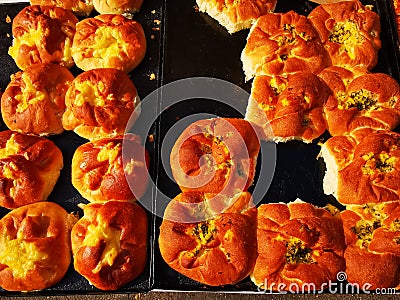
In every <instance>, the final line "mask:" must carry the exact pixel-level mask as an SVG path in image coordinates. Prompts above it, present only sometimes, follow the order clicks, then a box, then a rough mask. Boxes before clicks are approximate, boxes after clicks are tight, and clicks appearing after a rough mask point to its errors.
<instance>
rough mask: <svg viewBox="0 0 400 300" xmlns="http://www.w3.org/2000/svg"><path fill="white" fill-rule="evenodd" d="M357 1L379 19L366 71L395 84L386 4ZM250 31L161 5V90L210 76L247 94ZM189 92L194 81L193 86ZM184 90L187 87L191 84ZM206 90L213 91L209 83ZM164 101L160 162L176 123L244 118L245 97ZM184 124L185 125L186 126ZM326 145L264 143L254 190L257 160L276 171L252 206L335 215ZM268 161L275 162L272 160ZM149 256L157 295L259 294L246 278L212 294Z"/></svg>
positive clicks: (284, 5)
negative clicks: (326, 188) (307, 206)
mask: <svg viewBox="0 0 400 300" xmlns="http://www.w3.org/2000/svg"><path fill="white" fill-rule="evenodd" d="M362 2H363V4H369V5H373V6H374V10H375V11H376V12H378V14H379V15H380V16H381V26H382V31H381V39H382V49H381V50H380V52H379V62H378V65H377V66H376V67H375V69H374V70H372V71H373V72H383V73H386V74H389V75H391V76H393V77H394V78H395V79H396V80H398V81H399V78H400V76H399V75H400V72H399V44H398V34H397V29H396V25H395V19H394V14H393V11H392V8H391V3H390V2H391V1H389V0H376V1H374V0H367V1H362ZM316 6H317V4H315V3H313V2H310V1H287V0H278V3H277V7H276V9H275V11H276V12H287V11H289V10H294V11H296V12H298V13H300V14H303V15H308V14H309V13H310V11H311V10H312V9H313V8H315V7H316ZM248 32H249V30H244V31H241V32H238V33H235V34H233V35H230V34H229V33H228V32H227V31H226V30H225V29H224V28H223V27H222V26H220V25H219V24H218V23H217V21H215V20H213V19H212V18H211V17H209V16H208V15H206V14H204V13H200V12H198V10H197V8H196V3H195V0H188V1H182V0H168V1H167V3H166V19H165V40H164V56H163V66H162V85H166V84H169V83H173V82H175V81H176V80H181V79H185V78H192V77H212V78H218V79H221V80H225V81H228V82H231V83H233V84H235V85H236V86H238V87H239V88H241V89H243V90H244V91H245V92H247V93H249V92H250V89H251V82H247V83H246V82H245V77H244V73H243V71H242V63H241V60H240V54H241V52H242V50H243V48H244V46H245V44H246V37H247V35H248ZM194 85H195V79H193V86H194ZM186 88H187V89H190V88H191V85H190V82H189V83H188V85H187V86H186ZM209 88H210V89H213V88H214V87H213V85H212V83H211V82H210V87H209ZM231 92H232V91H230V90H229V89H228V90H227V91H226V93H227V94H228V95H230V94H229V93H231ZM183 93H184V92H183ZM165 94H166V97H162V107H161V110H162V114H161V117H160V135H161V136H160V141H159V143H160V145H164V148H166V149H164V150H163V149H159V152H158V153H160V154H161V155H164V156H168V152H169V151H170V149H171V147H172V145H173V142H171V140H174V139H176V138H177V136H178V135H179V134H180V132H181V131H182V130H183V126H181V127H180V128H181V129H180V130H181V131H179V129H177V130H175V131H176V132H175V137H173V135H172V134H171V133H170V131H171V130H170V129H171V128H173V127H174V126H175V125H177V124H178V122H181V123H184V122H185V121H184V120H186V119H188V117H189V116H192V115H193V114H200V115H199V116H198V118H201V116H207V114H209V115H210V116H219V117H241V118H243V117H244V114H245V110H246V105H247V98H246V97H245V96H244V95H243V93H238V95H237V97H235V95H234V94H233V96H232V97H231V105H226V104H221V103H220V102H219V101H214V100H210V99H208V98H206V97H204V98H202V97H193V99H190V100H186V101H179V102H178V103H175V102H174V100H171V99H170V96H169V94H170V93H168V92H165ZM239 94H240V95H239ZM174 103H175V104H174ZM195 118H196V117H195ZM189 119H190V118H189ZM191 120H193V118H192V119H191ZM186 123H190V121H187V122H186ZM328 138H329V134H328V133H325V134H324V135H322V136H321V137H320V138H319V139H317V140H315V141H314V142H313V143H311V144H304V143H302V142H299V141H291V142H288V143H279V144H277V145H276V148H275V150H276V152H274V147H275V146H274V145H275V144H272V143H267V142H262V144H261V149H262V154H261V155H260V157H259V161H258V165H257V174H256V180H255V186H256V187H257V188H259V187H260V186H259V184H260V181H261V179H262V180H263V181H261V183H262V184H263V182H265V181H264V179H265V178H261V177H260V176H259V174H260V172H261V171H262V170H261V169H260V160H262V161H263V167H266V168H271V167H273V165H274V162H276V167H275V172H274V175H273V179H272V182H271V184H270V186H268V180H267V182H266V185H265V187H264V188H265V189H266V194H265V195H262V194H261V199H255V201H256V203H259V204H261V203H274V202H285V203H288V202H291V201H294V200H296V199H297V198H300V199H302V200H304V201H306V202H309V203H312V204H315V205H318V206H325V205H326V204H328V203H331V204H333V205H335V206H337V207H339V208H341V206H340V205H339V204H338V203H337V202H336V201H335V199H334V198H333V197H332V196H327V195H324V193H323V188H322V182H323V177H324V173H325V166H324V163H323V162H322V161H321V160H319V159H317V156H318V153H319V151H320V146H318V143H319V142H320V141H324V140H326V139H328ZM165 145H167V146H165ZM163 152H165V153H163ZM274 155H276V159H275V157H274ZM169 168H170V167H169V165H168V163H164V165H161V164H160V165H159V170H158V172H159V176H158V182H157V183H158V191H157V193H158V194H157V197H156V199H157V201H156V213H157V215H158V216H157V217H156V226H155V233H154V236H155V237H156V238H157V237H158V235H159V226H160V225H161V222H162V218H161V217H160V216H162V212H163V210H164V208H165V206H166V205H167V201H166V200H165V198H166V197H165V196H167V197H169V198H171V199H172V198H173V197H175V196H176V195H177V194H179V193H180V190H179V188H178V186H177V185H176V183H175V182H174V181H173V179H171V177H170V176H169V175H168V174H170V170H169ZM257 184H258V186H257ZM253 188H254V186H253ZM261 188H262V187H261ZM257 196H258V194H257ZM160 199H161V201H160ZM154 249H155V253H154V256H155V258H154V266H153V267H154V288H155V289H157V290H178V291H222V292H238V293H255V292H257V287H256V286H255V285H254V284H253V283H252V282H251V281H250V279H249V278H246V279H244V280H242V281H241V282H239V283H237V284H235V285H228V286H223V287H210V286H206V285H203V284H201V283H198V282H195V281H193V280H191V279H188V278H187V277H185V276H183V275H181V274H179V273H178V272H176V271H174V270H173V269H171V268H170V267H169V266H168V265H167V264H166V263H165V262H164V261H163V259H162V257H161V254H160V252H159V246H158V243H157V240H155V245H154Z"/></svg>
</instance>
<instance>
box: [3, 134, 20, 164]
mask: <svg viewBox="0 0 400 300" xmlns="http://www.w3.org/2000/svg"><path fill="white" fill-rule="evenodd" d="M20 150H21V148H20V146H19V145H18V144H17V143H16V142H15V135H14V134H12V135H11V137H10V138H9V139H8V140H7V142H6V146H5V148H2V149H0V159H3V158H6V157H8V156H11V155H15V154H18V153H19V152H20Z"/></svg>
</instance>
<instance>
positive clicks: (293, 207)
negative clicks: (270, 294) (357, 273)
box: [251, 202, 345, 290]
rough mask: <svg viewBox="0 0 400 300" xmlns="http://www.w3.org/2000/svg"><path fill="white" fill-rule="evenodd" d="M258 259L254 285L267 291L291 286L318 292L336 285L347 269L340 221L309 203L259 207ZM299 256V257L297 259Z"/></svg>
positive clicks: (253, 274) (253, 273)
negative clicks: (292, 284)
mask: <svg viewBox="0 0 400 300" xmlns="http://www.w3.org/2000/svg"><path fill="white" fill-rule="evenodd" d="M257 220H258V225H257V226H258V227H257V243H258V257H257V261H256V265H255V267H254V270H253V272H252V274H251V279H252V281H253V282H254V283H255V284H256V285H257V286H259V287H261V288H263V289H267V290H271V289H272V290H276V289H277V287H278V285H279V284H281V283H282V286H284V289H286V290H288V289H289V287H290V284H291V283H296V284H297V286H299V287H300V288H301V287H302V284H305V283H307V284H309V285H308V286H306V285H303V287H304V288H305V289H312V285H310V284H314V285H315V288H316V290H320V289H321V288H322V287H323V286H325V288H327V287H328V285H327V284H328V283H329V281H332V282H334V281H336V274H337V273H338V272H340V271H344V269H345V260H344V258H343V251H344V249H345V241H344V235H343V228H342V223H341V221H340V218H338V217H334V216H332V215H331V214H330V213H329V212H328V211H327V210H325V209H322V208H317V207H315V206H313V205H312V204H309V203H305V202H294V203H290V204H275V203H274V204H263V205H261V206H259V207H258V218H257ZM295 255H297V256H295Z"/></svg>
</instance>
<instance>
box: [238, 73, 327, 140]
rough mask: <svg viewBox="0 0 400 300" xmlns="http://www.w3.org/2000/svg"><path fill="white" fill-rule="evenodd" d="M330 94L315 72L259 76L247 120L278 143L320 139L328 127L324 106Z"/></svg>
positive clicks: (264, 137) (253, 87)
mask: <svg viewBox="0 0 400 300" xmlns="http://www.w3.org/2000/svg"><path fill="white" fill-rule="evenodd" d="M330 94H331V91H330V89H329V88H328V86H327V85H326V84H325V83H324V82H323V81H322V80H320V79H319V78H318V77H317V76H316V75H314V74H312V73H308V72H298V73H294V74H290V75H288V77H282V76H276V77H270V76H256V77H255V79H254V81H253V85H252V89H251V95H250V98H249V103H248V105H247V111H246V117H245V119H246V120H248V121H249V122H252V123H254V124H256V125H257V126H259V127H261V128H262V132H263V135H262V138H263V139H266V140H273V141H275V142H286V141H288V140H292V139H295V140H302V141H304V142H306V143H310V142H312V140H314V139H316V138H318V137H319V136H320V135H321V134H322V133H324V131H325V129H326V123H325V119H324V116H323V107H324V105H325V102H326V100H327V99H328V96H329V95H330Z"/></svg>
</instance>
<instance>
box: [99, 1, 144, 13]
mask: <svg viewBox="0 0 400 300" xmlns="http://www.w3.org/2000/svg"><path fill="white" fill-rule="evenodd" d="M142 3H143V0H111V1H103V0H93V5H94V8H95V9H96V11H97V12H99V13H100V14H119V15H121V14H123V15H127V16H130V15H131V14H133V13H136V12H138V11H139V10H140V7H141V6H142Z"/></svg>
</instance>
